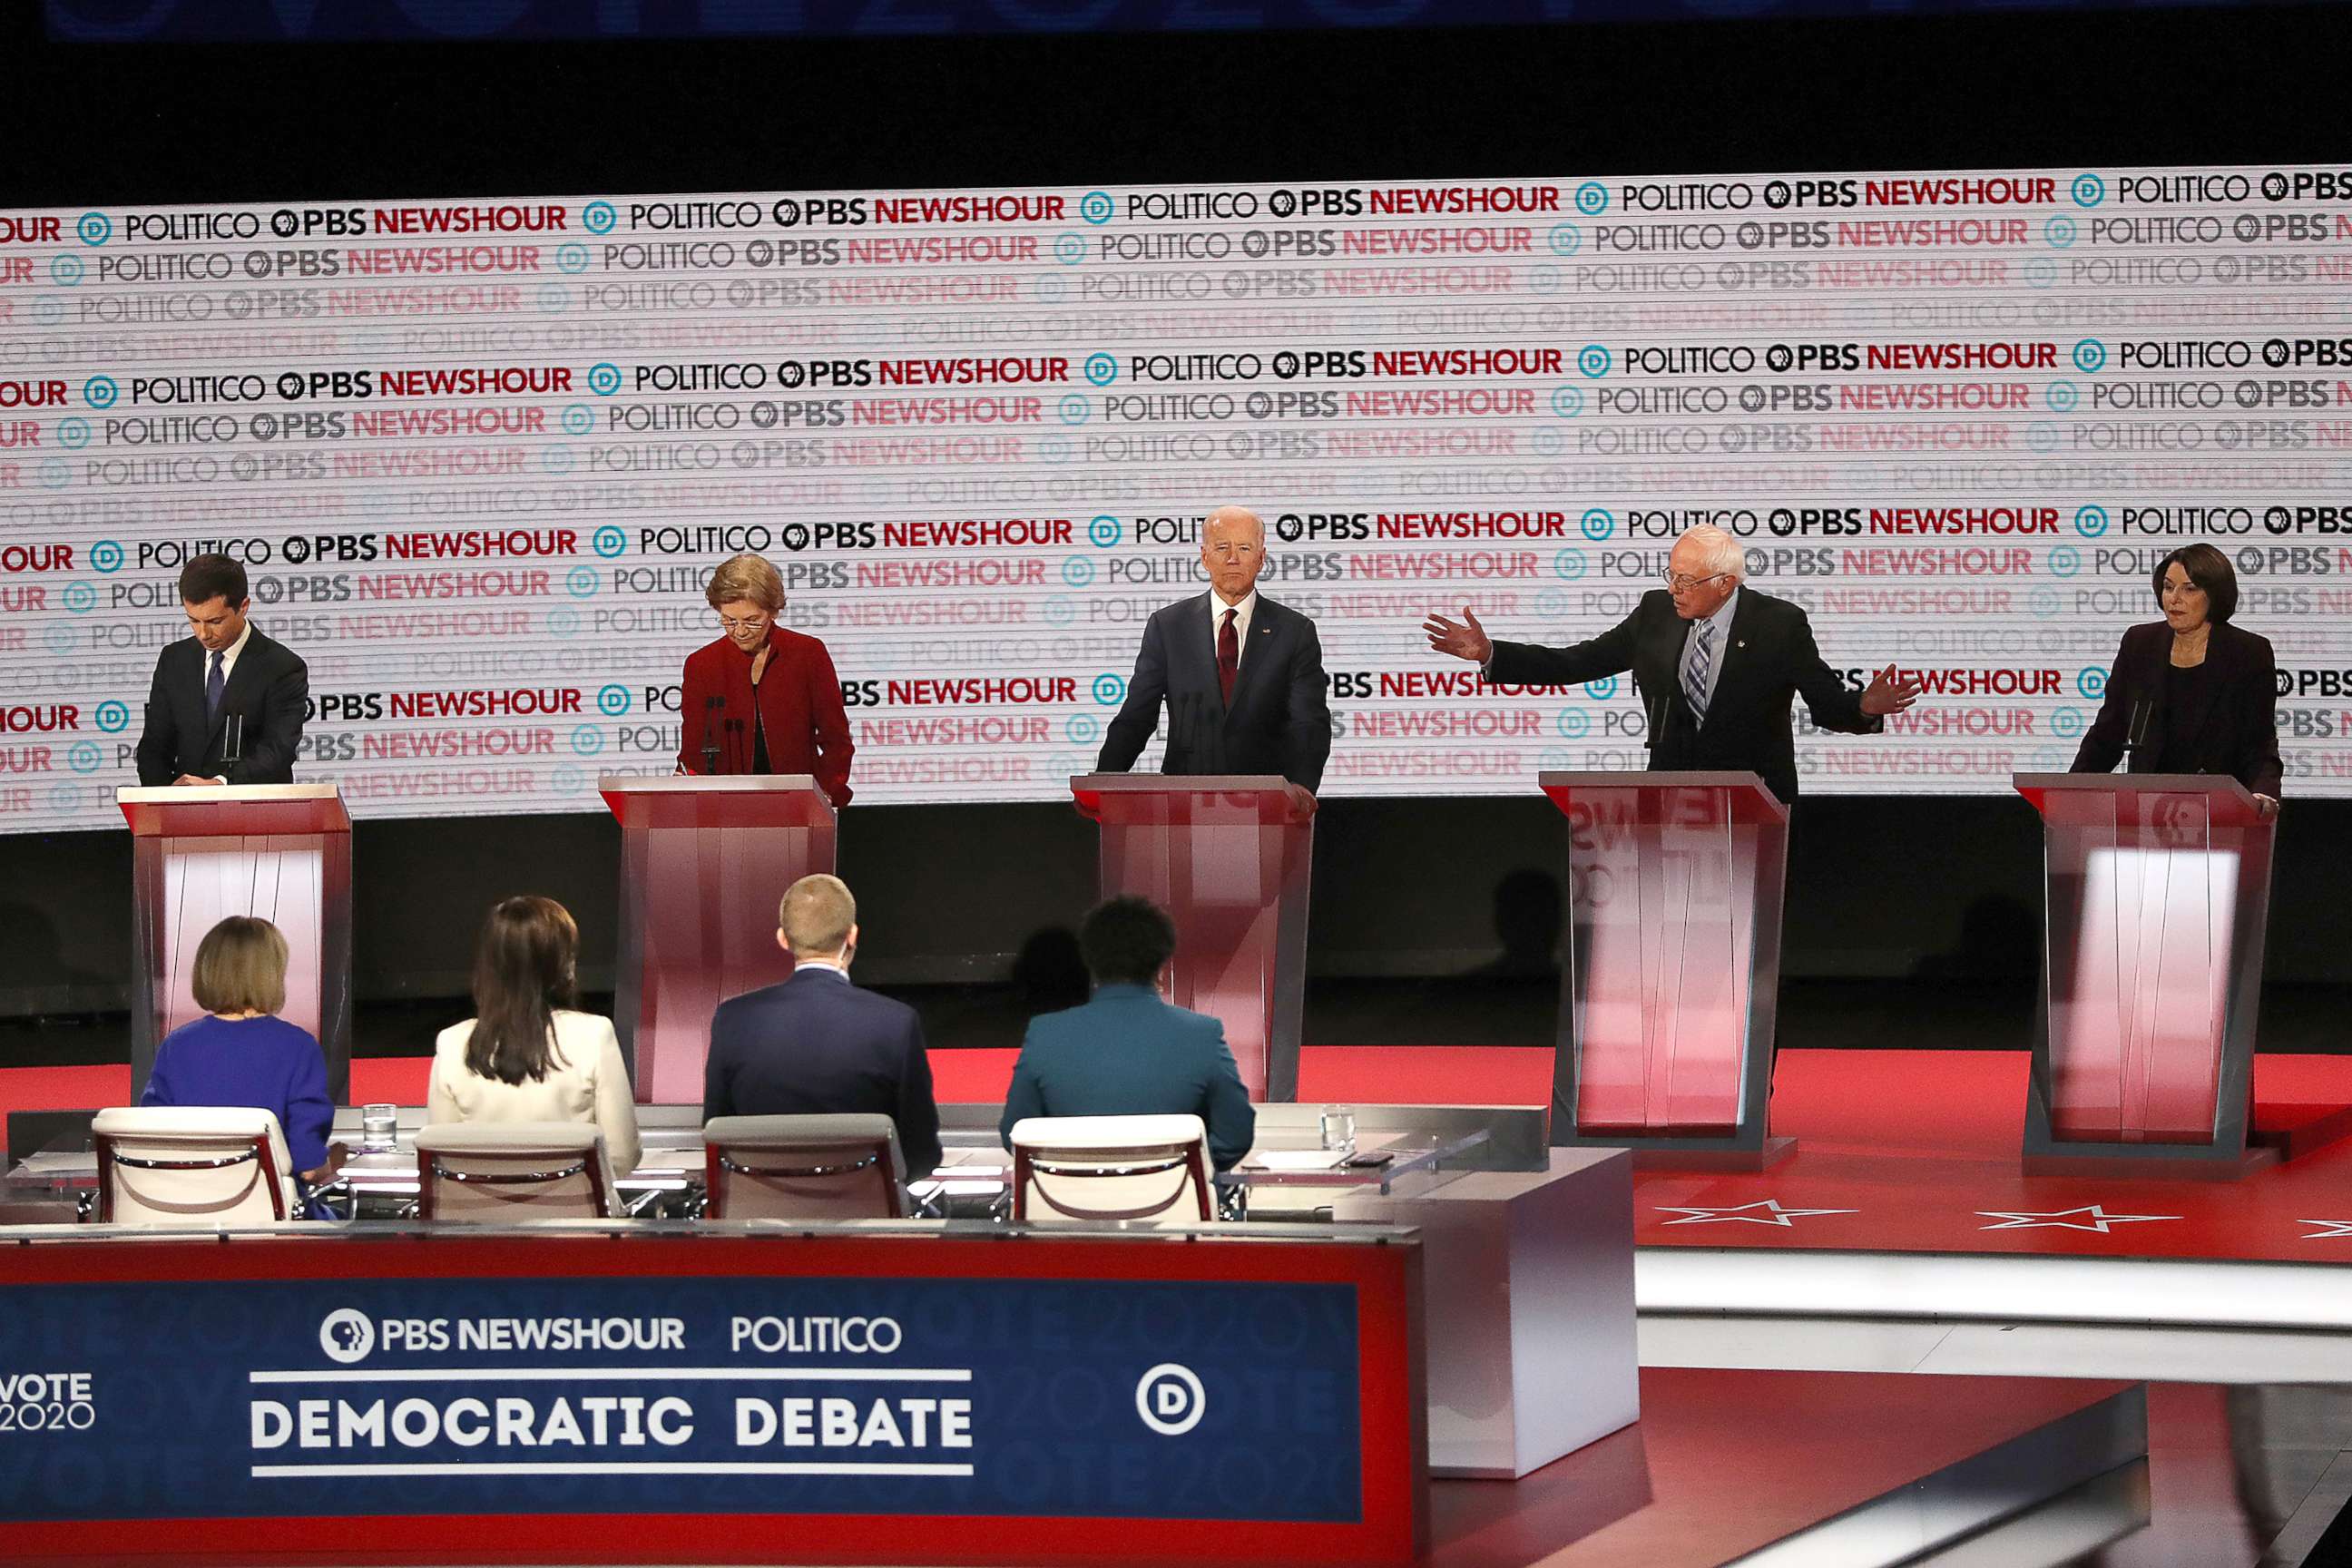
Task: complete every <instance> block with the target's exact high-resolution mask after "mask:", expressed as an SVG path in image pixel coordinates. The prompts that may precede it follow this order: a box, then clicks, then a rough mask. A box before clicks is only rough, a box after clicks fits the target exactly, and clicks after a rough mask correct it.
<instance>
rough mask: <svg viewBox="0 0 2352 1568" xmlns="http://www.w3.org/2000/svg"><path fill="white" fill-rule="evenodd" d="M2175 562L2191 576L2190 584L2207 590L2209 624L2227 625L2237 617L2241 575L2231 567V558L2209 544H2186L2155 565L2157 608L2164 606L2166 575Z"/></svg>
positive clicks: (2206, 613)
mask: <svg viewBox="0 0 2352 1568" xmlns="http://www.w3.org/2000/svg"><path fill="white" fill-rule="evenodd" d="M2176 561H2178V562H2179V563H2180V569H2181V570H2182V571H2183V572H2186V573H2188V574H2189V581H2190V582H2191V583H2194V584H2197V585H2198V586H2199V587H2200V588H2202V589H2204V590H2205V597H2206V599H2207V600H2208V601H2209V602H2208V604H2207V605H2206V607H2205V618H2206V619H2207V620H2209V621H2226V620H2228V619H2229V618H2230V617H2231V616H2234V615H2236V614H2237V613H2238V574H2237V573H2236V572H2235V571H2234V570H2233V569H2232V568H2231V565H2230V558H2229V557H2228V556H2226V555H2224V554H2222V553H2221V552H2220V551H2218V550H2216V549H2214V548H2213V547H2212V546H2211V545H2210V544H2184V545H2182V546H2181V547H2180V548H2179V549H2178V550H2176V551H2174V552H2172V553H2171V554H2169V555H2168V556H2166V557H2165V558H2164V559H2163V560H2161V561H2159V562H2158V563H2156V579H2155V581H2156V603H2157V607H2158V608H2159V609H2161V608H2163V606H2164V574H2166V573H2168V572H2169V571H2171V570H2172V563H2174V562H2176Z"/></svg>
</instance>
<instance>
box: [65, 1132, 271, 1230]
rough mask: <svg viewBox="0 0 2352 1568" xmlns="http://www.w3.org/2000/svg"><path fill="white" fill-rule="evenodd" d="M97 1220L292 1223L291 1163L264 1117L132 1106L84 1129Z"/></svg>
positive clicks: (121, 1222)
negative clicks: (94, 1166)
mask: <svg viewBox="0 0 2352 1568" xmlns="http://www.w3.org/2000/svg"><path fill="white" fill-rule="evenodd" d="M89 1131H90V1142H91V1143H92V1144H93V1146H95V1147H96V1149H97V1151H98V1217H99V1219H100V1222H101V1223H104V1224H108V1225H277V1224H280V1223H282V1222H284V1221H286V1220H288V1219H290V1218H292V1217H293V1216H294V1215H296V1214H297V1213H299V1209H298V1208H297V1207H296V1205H295V1200H294V1170H293V1161H292V1159H291V1158H290V1157H289V1155H288V1154H287V1152H286V1134H285V1132H284V1131H281V1130H280V1129H279V1127H278V1118H277V1117H276V1116H275V1115H274V1114H272V1113H271V1112H269V1111H267V1110H259V1109H257V1108H254V1107H248V1106H215V1105H142V1106H120V1107H117V1108H116V1109H114V1110H101V1111H100V1112H99V1113H98V1114H97V1115H96V1116H95V1117H93V1118H91V1119H90V1125H89Z"/></svg>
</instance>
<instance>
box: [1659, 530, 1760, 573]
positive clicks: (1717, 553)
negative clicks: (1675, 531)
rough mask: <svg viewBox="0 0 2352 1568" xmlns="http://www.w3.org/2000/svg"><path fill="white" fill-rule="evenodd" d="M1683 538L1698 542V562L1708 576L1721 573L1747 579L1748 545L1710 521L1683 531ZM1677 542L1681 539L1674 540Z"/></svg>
mask: <svg viewBox="0 0 2352 1568" xmlns="http://www.w3.org/2000/svg"><path fill="white" fill-rule="evenodd" d="M1683 539H1690V540H1696V541H1697V542H1698V551H1699V559H1698V563H1699V565H1700V566H1701V567H1703V568H1705V574H1706V575H1707V576H1710V577H1713V576H1717V575H1722V576H1730V577H1737V578H1738V579H1739V580H1740V581H1742V582H1746V581H1747V580H1748V547H1747V546H1746V545H1744V544H1742V543H1740V542H1739V541H1738V540H1737V539H1735V538H1733V537H1732V536H1731V535H1730V534H1728V533H1726V532H1725V531H1723V530H1722V529H1719V528H1717V527H1716V526H1715V524H1713V523H1711V522H1702V523H1700V524H1698V525H1697V526H1696V527H1695V528H1687V529H1685V530H1684V531H1683ZM1681 542H1682V540H1681V539H1678V540H1676V541H1675V543H1677V544H1679V543H1681Z"/></svg>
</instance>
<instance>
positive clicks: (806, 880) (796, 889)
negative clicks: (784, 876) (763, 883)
mask: <svg viewBox="0 0 2352 1568" xmlns="http://www.w3.org/2000/svg"><path fill="white" fill-rule="evenodd" d="M856 923H857V900H856V899H855V898H852V897H851V896H850V892H849V884H848V883H846V882H845V881H843V880H842V879H840V878H838V877H828V876H826V875H824V873H823V872H819V873H817V874H816V875H815V876H814V877H803V878H802V879H800V880H799V881H797V882H794V883H793V885H792V886H791V887H789V888H787V889H784V900H783V902H782V903H781V904H779V905H777V906H776V924H777V926H778V928H779V929H781V930H782V931H783V933H784V940H785V941H786V942H790V943H792V944H793V952H795V953H805V954H808V955H810V956H812V957H822V956H824V955H825V954H828V953H835V952H840V951H841V948H842V944H843V943H844V942H847V941H848V940H849V928H850V927H851V926H854V925H856Z"/></svg>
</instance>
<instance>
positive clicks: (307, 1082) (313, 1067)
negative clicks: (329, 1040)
mask: <svg viewBox="0 0 2352 1568" xmlns="http://www.w3.org/2000/svg"><path fill="white" fill-rule="evenodd" d="M334 1124H335V1102H334V1101H333V1100H330V1099H328V1098H327V1058H326V1053H324V1052H323V1051H321V1050H320V1048H319V1042H318V1041H316V1040H314V1039H312V1038H311V1037H310V1035H309V1034H308V1033H307V1032H305V1033H304V1034H303V1035H302V1039H301V1043H300V1046H299V1048H298V1049H297V1050H296V1051H295V1053H294V1061H293V1071H292V1074H291V1075H290V1076H289V1079H288V1080H287V1084H286V1104H285V1106H284V1107H283V1108H282V1109H281V1110H279V1112H278V1125H279V1126H280V1127H282V1128H283V1129H284V1130H285V1132H286V1152H287V1153H288V1154H289V1155H291V1156H292V1157H293V1161H294V1172H295V1173H296V1174H298V1175H299V1174H300V1173H302V1172H304V1171H315V1170H317V1169H318V1168H319V1167H320V1166H321V1165H323V1164H325V1163H327V1131H328V1130H329V1129H330V1128H331V1127H333V1126H334Z"/></svg>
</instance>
